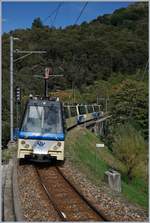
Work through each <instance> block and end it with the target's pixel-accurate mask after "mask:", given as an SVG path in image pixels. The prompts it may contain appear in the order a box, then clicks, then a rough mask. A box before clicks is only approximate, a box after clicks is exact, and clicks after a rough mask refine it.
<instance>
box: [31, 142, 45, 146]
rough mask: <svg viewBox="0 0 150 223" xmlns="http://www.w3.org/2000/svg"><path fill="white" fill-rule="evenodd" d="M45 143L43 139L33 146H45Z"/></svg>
mask: <svg viewBox="0 0 150 223" xmlns="http://www.w3.org/2000/svg"><path fill="white" fill-rule="evenodd" d="M44 145H45V142H42V141H36V142H35V143H34V145H33V147H36V146H38V147H43V146H44Z"/></svg>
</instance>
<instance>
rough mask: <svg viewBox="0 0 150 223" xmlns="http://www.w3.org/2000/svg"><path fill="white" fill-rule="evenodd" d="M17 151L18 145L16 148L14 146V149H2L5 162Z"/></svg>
mask: <svg viewBox="0 0 150 223" xmlns="http://www.w3.org/2000/svg"><path fill="white" fill-rule="evenodd" d="M16 151H17V147H16V148H12V149H6V148H5V149H3V150H2V161H3V162H8V161H9V160H10V159H11V158H12V157H13V155H14V153H16Z"/></svg>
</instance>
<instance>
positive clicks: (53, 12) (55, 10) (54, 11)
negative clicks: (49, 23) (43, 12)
mask: <svg viewBox="0 0 150 223" xmlns="http://www.w3.org/2000/svg"><path fill="white" fill-rule="evenodd" d="M60 4H62V3H59V4H58V6H57V7H56V8H55V9H54V10H53V11H52V12H51V14H50V15H49V16H47V17H46V18H45V19H44V20H43V23H44V22H46V20H47V19H50V18H51V17H52V16H53V15H54V14H55V13H56V12H57V10H58V7H59V5H60Z"/></svg>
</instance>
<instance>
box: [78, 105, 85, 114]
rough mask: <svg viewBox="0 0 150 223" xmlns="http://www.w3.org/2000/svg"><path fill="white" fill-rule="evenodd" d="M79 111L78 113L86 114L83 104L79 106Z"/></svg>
mask: <svg viewBox="0 0 150 223" xmlns="http://www.w3.org/2000/svg"><path fill="white" fill-rule="evenodd" d="M79 113H80V115H83V114H86V109H85V106H84V105H80V106H79Z"/></svg>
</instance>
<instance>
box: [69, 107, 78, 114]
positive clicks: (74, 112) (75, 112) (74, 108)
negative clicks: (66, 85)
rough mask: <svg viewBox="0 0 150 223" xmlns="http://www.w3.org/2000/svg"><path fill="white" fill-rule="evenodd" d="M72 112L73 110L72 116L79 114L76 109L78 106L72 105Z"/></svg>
mask: <svg viewBox="0 0 150 223" xmlns="http://www.w3.org/2000/svg"><path fill="white" fill-rule="evenodd" d="M70 112H71V116H72V117H74V116H77V109H76V106H72V107H70Z"/></svg>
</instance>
